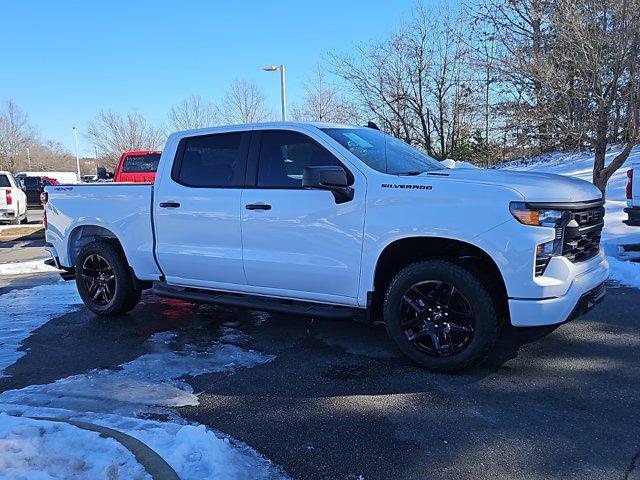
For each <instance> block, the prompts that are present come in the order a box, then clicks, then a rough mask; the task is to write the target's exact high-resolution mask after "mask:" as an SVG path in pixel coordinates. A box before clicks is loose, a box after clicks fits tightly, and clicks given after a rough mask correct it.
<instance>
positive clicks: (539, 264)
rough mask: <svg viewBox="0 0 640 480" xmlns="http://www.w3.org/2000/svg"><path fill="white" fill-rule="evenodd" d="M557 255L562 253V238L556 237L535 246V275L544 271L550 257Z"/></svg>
mask: <svg viewBox="0 0 640 480" xmlns="http://www.w3.org/2000/svg"><path fill="white" fill-rule="evenodd" d="M559 255H562V239H559V238H556V239H555V240H551V241H550V242H545V243H541V244H540V245H538V246H536V266H535V273H536V277H539V276H540V275H542V274H543V273H544V271H545V270H546V268H547V265H549V261H550V260H551V258H552V257H555V256H559Z"/></svg>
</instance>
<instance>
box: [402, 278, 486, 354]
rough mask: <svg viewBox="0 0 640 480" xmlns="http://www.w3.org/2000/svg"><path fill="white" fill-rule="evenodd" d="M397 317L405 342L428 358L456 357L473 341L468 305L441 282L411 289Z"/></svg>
mask: <svg viewBox="0 0 640 480" xmlns="http://www.w3.org/2000/svg"><path fill="white" fill-rule="evenodd" d="M401 317H402V323H401V325H402V329H403V330H404V333H405V335H406V336H407V339H408V340H409V342H411V343H412V344H413V345H414V347H415V348H417V349H418V350H420V351H422V352H424V353H426V354H428V355H432V356H439V357H448V356H451V355H456V354H458V353H460V352H461V351H462V350H464V349H465V348H466V347H467V346H468V345H469V343H470V342H471V340H472V338H473V334H474V329H475V314H474V312H473V307H472V306H471V303H470V302H469V300H468V299H467V297H465V296H464V295H463V294H462V292H460V290H458V289H457V288H456V287H454V286H453V285H451V284H450V283H447V282H444V281H438V280H427V281H424V282H419V283H417V284H415V285H412V286H411V287H410V288H409V289H408V290H407V291H406V292H405V294H404V295H403V297H402V306H401Z"/></svg>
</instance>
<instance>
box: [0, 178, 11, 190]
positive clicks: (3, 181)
mask: <svg viewBox="0 0 640 480" xmlns="http://www.w3.org/2000/svg"><path fill="white" fill-rule="evenodd" d="M0 187H5V188H11V182H9V179H8V178H7V176H6V175H0Z"/></svg>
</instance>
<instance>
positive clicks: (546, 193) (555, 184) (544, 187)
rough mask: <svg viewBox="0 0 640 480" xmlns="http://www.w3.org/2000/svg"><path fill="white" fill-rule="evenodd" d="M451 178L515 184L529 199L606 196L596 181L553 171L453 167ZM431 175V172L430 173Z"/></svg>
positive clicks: (570, 199)
mask: <svg viewBox="0 0 640 480" xmlns="http://www.w3.org/2000/svg"><path fill="white" fill-rule="evenodd" d="M446 172H447V173H449V178H451V179H454V180H461V181H468V182H474V183H481V184H487V185H498V186H505V187H509V188H512V189H514V190H516V191H517V192H519V193H520V194H521V195H522V196H523V197H524V199H525V200H526V201H527V202H584V201H588V200H596V199H600V198H601V197H602V194H601V193H600V190H598V189H597V188H596V187H595V186H594V185H593V184H592V183H590V182H586V181H584V180H580V179H577V178H571V177H565V176H563V175H556V174H553V173H532V172H514V171H511V170H485V169H450V170H446ZM427 176H428V175H427Z"/></svg>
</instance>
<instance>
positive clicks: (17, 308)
mask: <svg viewBox="0 0 640 480" xmlns="http://www.w3.org/2000/svg"><path fill="white" fill-rule="evenodd" d="M80 303H81V300H80V296H79V295H78V292H77V290H76V285H75V283H74V282H57V283H54V284H51V285H40V286H38V287H33V288H27V289H23V290H12V291H10V292H8V293H5V294H4V295H0V305H2V310H1V311H0V371H2V370H4V369H5V368H7V367H8V366H10V365H13V364H14V363H15V362H16V361H17V360H18V359H19V358H20V357H22V356H24V355H25V353H24V352H20V351H18V348H19V347H20V344H21V342H22V341H23V340H24V339H26V338H28V337H29V335H31V332H33V331H34V330H35V329H37V328H38V327H40V326H41V325H43V324H45V323H47V322H48V321H49V320H51V319H53V318H56V317H59V316H61V315H64V314H66V313H69V312H72V311H75V310H79V309H80Z"/></svg>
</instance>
